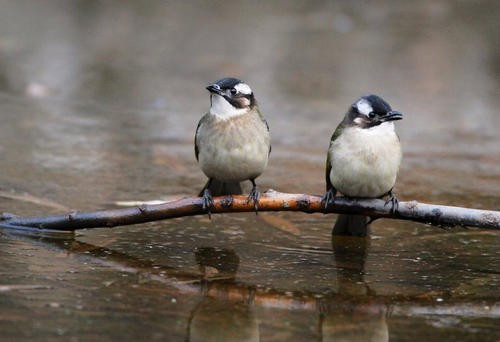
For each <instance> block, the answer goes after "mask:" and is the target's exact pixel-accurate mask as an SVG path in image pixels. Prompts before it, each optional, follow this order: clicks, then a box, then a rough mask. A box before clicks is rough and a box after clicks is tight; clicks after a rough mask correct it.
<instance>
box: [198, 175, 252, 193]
mask: <svg viewBox="0 0 500 342" xmlns="http://www.w3.org/2000/svg"><path fill="white" fill-rule="evenodd" d="M207 187H208V190H210V194H211V195H212V196H224V195H241V194H242V193H243V190H241V185H240V182H221V181H218V180H217V179H212V181H211V182H210V181H208V182H207V184H205V186H204V187H203V189H201V192H200V194H199V195H198V196H200V197H202V196H203V192H204V191H205V189H206V188H207Z"/></svg>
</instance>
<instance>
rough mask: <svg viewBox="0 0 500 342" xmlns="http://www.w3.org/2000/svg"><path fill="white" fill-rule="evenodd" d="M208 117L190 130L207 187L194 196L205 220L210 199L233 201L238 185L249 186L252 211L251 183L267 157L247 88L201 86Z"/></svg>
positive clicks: (229, 81) (263, 126)
mask: <svg viewBox="0 0 500 342" xmlns="http://www.w3.org/2000/svg"><path fill="white" fill-rule="evenodd" d="M207 90H208V91H209V92H210V104H211V106H210V111H209V112H208V113H207V114H205V115H204V116H203V117H202V118H201V120H200V122H199V123H198V127H197V128H196V135H195V140H194V149H195V155H196V159H197V160H198V163H199V165H200V167H201V170H202V171H203V173H205V175H206V176H207V177H208V182H207V184H206V185H205V187H204V188H203V189H202V190H201V192H200V194H199V196H201V197H203V208H204V209H205V210H206V211H207V212H208V214H209V215H210V207H211V206H212V205H213V199H212V196H221V195H239V194H241V193H242V190H241V185H240V182H242V181H245V180H250V181H251V182H252V190H251V192H250V194H249V196H248V201H253V203H254V207H255V211H256V212H257V210H258V200H259V196H260V193H259V190H258V189H257V185H256V184H255V179H256V178H257V177H259V176H260V174H261V173H262V172H263V171H264V169H265V168H266V166H267V161H268V158H269V153H270V152H271V144H270V134H269V126H268V125H267V122H266V120H265V119H264V117H263V116H262V114H261V113H260V111H259V107H258V105H257V101H256V100H255V96H254V94H253V91H252V89H251V88H250V86H248V84H246V83H244V82H243V81H241V80H239V79H236V78H223V79H220V80H218V81H216V82H214V83H212V84H209V85H208V86H207Z"/></svg>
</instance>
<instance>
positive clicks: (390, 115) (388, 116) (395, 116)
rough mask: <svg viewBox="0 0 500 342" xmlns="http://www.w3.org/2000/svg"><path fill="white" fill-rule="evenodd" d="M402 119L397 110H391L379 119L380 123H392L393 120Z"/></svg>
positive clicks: (401, 114)
mask: <svg viewBox="0 0 500 342" xmlns="http://www.w3.org/2000/svg"><path fill="white" fill-rule="evenodd" d="M402 118H403V113H401V112H398V111H397V110H391V111H390V112H387V114H386V115H384V116H383V117H381V118H380V121H382V122H385V121H394V120H401V119H402Z"/></svg>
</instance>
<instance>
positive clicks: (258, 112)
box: [256, 108, 272, 155]
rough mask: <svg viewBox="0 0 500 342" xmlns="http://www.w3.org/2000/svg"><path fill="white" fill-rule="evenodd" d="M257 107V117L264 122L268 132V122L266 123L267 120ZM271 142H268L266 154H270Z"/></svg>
mask: <svg viewBox="0 0 500 342" xmlns="http://www.w3.org/2000/svg"><path fill="white" fill-rule="evenodd" d="M256 109H257V114H259V118H260V119H261V120H262V122H263V123H264V125H266V127H267V131H268V132H269V133H270V130H269V124H268V123H267V120H266V119H265V118H264V116H263V115H262V113H261V112H260V110H259V109H258V108H256ZM271 149H272V147H271V144H269V152H268V155H270V154H271Z"/></svg>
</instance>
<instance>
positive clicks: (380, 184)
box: [329, 123, 401, 197]
mask: <svg viewBox="0 0 500 342" xmlns="http://www.w3.org/2000/svg"><path fill="white" fill-rule="evenodd" d="M329 153H330V161H331V165H332V169H331V172H330V181H331V182H332V184H333V186H334V187H335V188H336V189H337V190H338V191H340V192H341V193H342V194H344V195H347V196H353V197H379V196H382V195H384V194H386V193H387V192H388V191H389V190H391V188H392V187H393V186H394V184H395V182H396V177H397V174H398V171H399V165H400V163H401V147H400V144H399V139H398V137H397V135H396V133H395V131H394V128H393V125H392V123H391V124H389V123H385V124H382V125H379V126H376V127H373V128H370V129H361V128H356V127H350V128H346V129H345V130H344V132H343V133H342V134H341V136H340V137H338V138H337V139H336V140H334V141H333V142H332V143H331V146H330V149H329Z"/></svg>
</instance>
